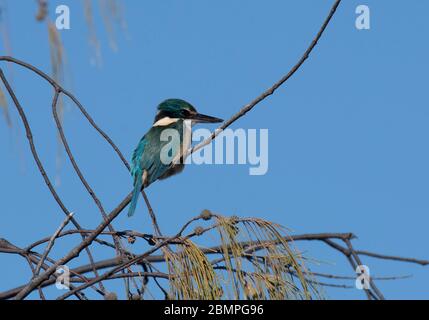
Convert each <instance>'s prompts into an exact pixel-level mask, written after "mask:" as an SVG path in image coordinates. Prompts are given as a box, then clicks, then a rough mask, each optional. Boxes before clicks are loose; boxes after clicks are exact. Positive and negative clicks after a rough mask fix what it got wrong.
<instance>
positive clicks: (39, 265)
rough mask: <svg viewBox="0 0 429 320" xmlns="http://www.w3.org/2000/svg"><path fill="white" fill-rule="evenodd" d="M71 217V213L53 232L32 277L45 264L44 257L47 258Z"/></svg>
mask: <svg viewBox="0 0 429 320" xmlns="http://www.w3.org/2000/svg"><path fill="white" fill-rule="evenodd" d="M72 217H73V212H71V213H70V214H69V215H68V216H67V217H66V218H65V219H64V221H63V222H62V223H61V225H60V226H59V228H58V229H57V231H55V232H54V234H53V235H52V237H51V239H50V240H49V243H48V245H47V246H46V249H45V252H43V255H42V258H41V259H40V261H39V263H38V264H37V266H36V270H35V272H34V276H37V275H39V272H40V268H41V267H42V264H43V263H44V262H45V260H46V257H47V256H48V254H49V252H51V249H52V247H53V246H54V244H55V240H56V239H57V237H58V235H59V234H60V233H61V231H63V229H64V228H65V226H66V225H67V224H68V223H69V222H70V219H71V218H72Z"/></svg>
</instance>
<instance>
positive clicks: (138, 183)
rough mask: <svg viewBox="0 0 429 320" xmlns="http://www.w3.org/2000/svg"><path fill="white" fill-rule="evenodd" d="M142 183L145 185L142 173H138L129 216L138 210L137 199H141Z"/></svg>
mask: <svg viewBox="0 0 429 320" xmlns="http://www.w3.org/2000/svg"><path fill="white" fill-rule="evenodd" d="M142 185H143V178H142V175H141V174H138V175H137V177H136V182H135V184H134V191H133V197H132V198H131V203H130V208H129V209H128V217H131V216H132V215H133V214H134V212H135V211H136V206H137V200H138V199H139V195H140V191H141V189H142Z"/></svg>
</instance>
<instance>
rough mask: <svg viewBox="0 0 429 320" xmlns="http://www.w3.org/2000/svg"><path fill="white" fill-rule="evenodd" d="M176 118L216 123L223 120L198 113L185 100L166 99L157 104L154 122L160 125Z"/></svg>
mask: <svg viewBox="0 0 429 320" xmlns="http://www.w3.org/2000/svg"><path fill="white" fill-rule="evenodd" d="M178 119H183V120H192V121H193V122H195V123H198V122H206V123H217V122H222V121H223V120H222V119H219V118H215V117H211V116H207V115H204V114H201V113H198V112H197V110H196V109H195V108H194V107H193V106H192V105H191V104H190V103H189V102H186V101H185V100H181V99H168V100H165V101H163V102H162V103H161V104H160V105H159V106H158V113H157V114H156V117H155V121H154V123H155V124H157V123H158V124H160V125H162V123H167V122H170V121H177V120H178Z"/></svg>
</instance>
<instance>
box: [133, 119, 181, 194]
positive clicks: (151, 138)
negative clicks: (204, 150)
mask: <svg viewBox="0 0 429 320" xmlns="http://www.w3.org/2000/svg"><path fill="white" fill-rule="evenodd" d="M163 129H165V128H163V127H152V128H151V129H150V130H149V132H148V133H147V134H146V135H145V136H144V137H143V139H142V140H144V142H143V144H144V145H143V146H142V147H141V149H142V150H140V144H139V146H138V147H137V149H136V151H135V153H136V157H135V160H136V162H137V161H138V167H139V170H137V172H138V173H139V174H143V172H144V170H146V171H147V181H145V182H143V183H144V186H148V185H150V184H151V183H152V182H154V181H156V180H157V179H159V178H160V177H161V176H162V175H163V174H164V173H165V172H166V171H167V170H169V169H170V167H171V161H167V162H163V161H161V156H160V151H161V150H163V148H164V147H170V146H167V144H171V143H172V142H171V141H161V138H160V136H161V132H162V130H163ZM173 150H175V151H173ZM179 150H180V141H178V145H177V146H174V147H173V148H172V152H178V151H179ZM133 162H134V157H133Z"/></svg>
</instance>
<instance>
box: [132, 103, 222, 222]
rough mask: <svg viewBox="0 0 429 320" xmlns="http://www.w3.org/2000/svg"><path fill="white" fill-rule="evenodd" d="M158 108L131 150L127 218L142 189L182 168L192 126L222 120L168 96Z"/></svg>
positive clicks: (133, 210)
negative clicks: (130, 196)
mask: <svg viewBox="0 0 429 320" xmlns="http://www.w3.org/2000/svg"><path fill="white" fill-rule="evenodd" d="M157 110H158V112H157V114H156V116H155V120H154V122H153V125H152V127H151V128H150V129H149V131H148V132H147V133H146V134H145V135H144V136H143V138H141V140H140V142H139V143H138V145H137V147H136V149H135V150H134V152H133V156H132V160H131V175H132V177H133V179H134V190H133V194H132V198H131V204H130V207H129V209H128V216H129V217H131V216H132V215H133V214H134V212H135V210H136V205H137V200H138V197H139V194H140V192H141V190H142V189H144V188H147V187H148V186H149V185H150V184H151V183H153V182H155V181H156V180H161V179H166V178H169V177H171V176H173V175H175V174H177V173H180V172H181V171H182V170H183V169H184V162H185V158H186V156H187V151H188V149H189V148H190V146H191V143H192V125H193V124H196V123H219V122H223V120H222V119H219V118H215V117H211V116H207V115H204V114H200V113H198V112H197V110H196V109H195V108H194V107H193V106H192V105H191V104H190V103H189V102H186V101H185V100H181V99H167V100H165V101H163V102H161V103H160V104H159V105H158V108H157ZM170 130H172V131H170ZM172 133H177V134H176V135H173V134H172ZM174 137H176V139H174Z"/></svg>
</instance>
